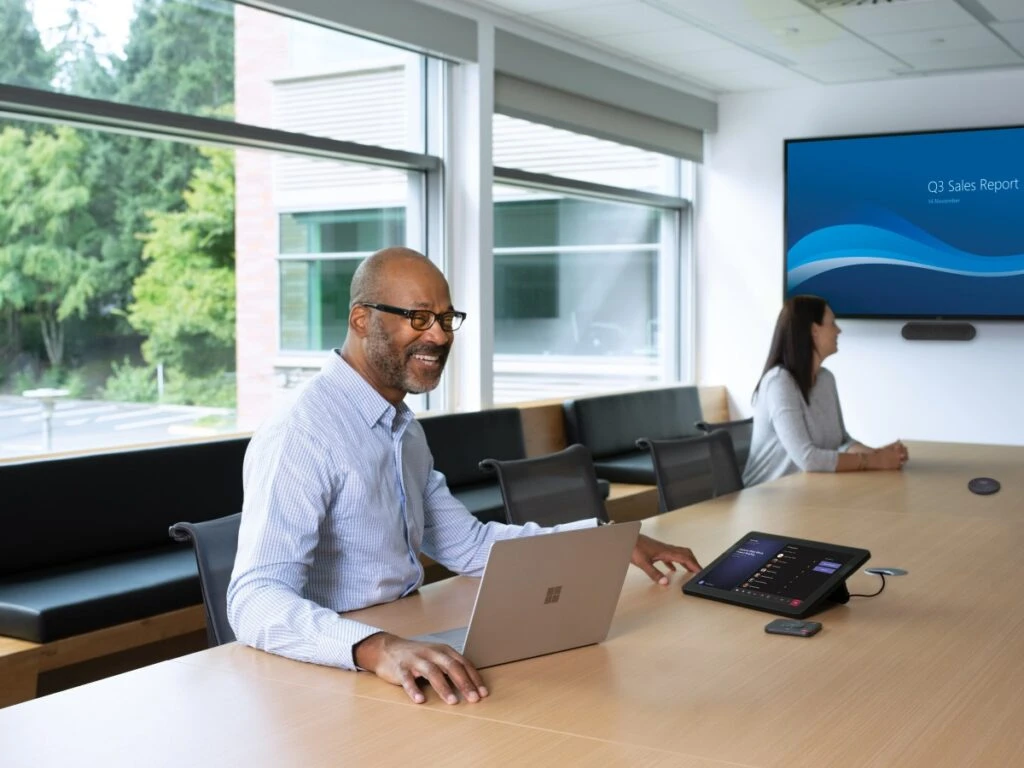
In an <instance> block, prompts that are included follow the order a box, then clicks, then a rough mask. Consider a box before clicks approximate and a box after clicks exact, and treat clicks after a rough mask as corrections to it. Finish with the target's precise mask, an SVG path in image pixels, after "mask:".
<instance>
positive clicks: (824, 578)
mask: <svg viewBox="0 0 1024 768" xmlns="http://www.w3.org/2000/svg"><path fill="white" fill-rule="evenodd" d="M868 557H870V553H869V552H867V550H863V549H854V548H852V547H842V546H839V545H834V544H826V543H823V542H814V541H807V540H804V539H795V538H792V537H786V536H779V535H777V534H765V533H759V532H756V531H753V532H751V533H749V534H747V535H746V536H744V537H743V538H741V539H740V540H739V541H738V542H736V543H735V544H734V545H733V546H731V547H730V548H729V549H728V550H726V552H725V553H724V554H723V555H722V556H721V557H719V558H717V559H716V560H715V561H714V562H713V563H712V564H711V565H709V566H708V567H707V568H705V569H704V570H703V571H701V572H700V573H699V574H697V575H696V576H694V577H693V579H691V580H690V581H689V582H688V583H687V584H686V585H685V586H684V589H683V591H684V592H686V593H687V594H695V595H698V596H700V597H713V598H715V599H719V600H725V601H727V602H735V603H738V604H741V605H746V606H749V607H751V608H758V609H761V610H766V611H771V612H773V613H784V614H786V615H798V614H800V615H803V614H805V612H808V611H810V610H812V609H813V608H814V607H815V606H813V605H812V604H813V603H814V602H815V601H818V600H820V599H821V598H822V597H827V595H828V594H829V593H830V592H832V591H833V590H835V589H837V588H839V587H840V585H841V584H842V583H843V581H845V579H846V577H847V576H848V575H850V573H852V572H853V571H854V570H856V568H857V567H858V566H859V565H860V564H862V563H863V562H865V561H866V560H867V559H868Z"/></svg>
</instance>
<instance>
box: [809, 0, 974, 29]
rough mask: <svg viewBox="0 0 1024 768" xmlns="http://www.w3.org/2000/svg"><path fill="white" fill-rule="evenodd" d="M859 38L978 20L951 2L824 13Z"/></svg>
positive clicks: (911, 0) (917, 0)
mask: <svg viewBox="0 0 1024 768" xmlns="http://www.w3.org/2000/svg"><path fill="white" fill-rule="evenodd" d="M824 13H825V14H826V15H827V16H828V17H829V18H832V19H835V20H836V21H838V22H839V23H840V24H842V25H843V26H844V27H846V28H847V29H849V30H851V31H853V32H856V33H857V34H860V35H867V36H871V35H884V34H888V33H892V32H911V31H914V30H922V29H940V28H942V27H959V26H966V25H969V24H976V23H977V21H976V20H975V18H974V17H973V16H971V15H970V14H969V13H968V12H967V11H965V10H964V9H963V8H961V7H960V6H959V5H957V4H956V3H955V2H953V0H906V2H902V3H877V4H876V3H871V4H866V5H855V6H849V7H845V8H834V9H831V10H827V11H825V12H824Z"/></svg>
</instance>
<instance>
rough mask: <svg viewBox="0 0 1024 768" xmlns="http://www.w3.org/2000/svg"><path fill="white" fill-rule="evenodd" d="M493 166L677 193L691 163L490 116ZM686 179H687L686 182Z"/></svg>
mask: <svg viewBox="0 0 1024 768" xmlns="http://www.w3.org/2000/svg"><path fill="white" fill-rule="evenodd" d="M493 131H494V139H493V141H494V165H495V166H497V167H499V168H517V169H519V170H522V171H530V172H532V173H543V174H547V175H548V176H561V177H564V178H567V179H576V180H579V181H588V182H591V183H594V184H605V185H607V186H612V187H622V188H624V189H638V190H643V191H646V192H659V193H663V194H667V195H677V194H679V192H680V174H681V173H682V172H683V170H681V169H682V167H683V166H685V167H686V168H685V170H687V171H688V169H689V165H690V163H689V162H688V161H686V162H683V161H680V160H679V159H677V158H674V157H669V156H668V155H661V154H658V153H656V152H648V151H646V150H643V149H638V148H637V147H630V146H627V145H625V144H617V143H616V142H614V141H606V140H604V139H597V138H594V137H592V136H584V135H583V134H579V133H573V132H572V131H565V130H562V129H560V128H552V127H550V126H547V125H541V124H539V123H533V122H529V121H527V120H520V119H518V118H515V117H508V116H507V115H495V116H494V124H493ZM684 181H685V179H684Z"/></svg>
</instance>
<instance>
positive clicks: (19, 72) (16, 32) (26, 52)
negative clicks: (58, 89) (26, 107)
mask: <svg viewBox="0 0 1024 768" xmlns="http://www.w3.org/2000/svg"><path fill="white" fill-rule="evenodd" d="M55 74H56V57H55V56H54V55H53V54H52V53H50V52H49V51H47V50H46V49H45V48H44V47H43V43H42V41H41V40H40V39H39V30H37V29H36V26H35V23H34V22H33V20H32V14H31V13H29V11H28V8H27V6H26V4H25V0H0V83H5V84H7V85H20V86H22V87H24V88H47V87H49V84H50V82H51V81H52V80H53V78H54V75H55Z"/></svg>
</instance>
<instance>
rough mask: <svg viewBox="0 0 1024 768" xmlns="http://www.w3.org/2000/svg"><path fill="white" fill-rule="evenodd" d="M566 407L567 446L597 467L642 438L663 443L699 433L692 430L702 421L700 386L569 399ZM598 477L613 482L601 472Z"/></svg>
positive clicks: (632, 449)
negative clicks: (581, 449)
mask: <svg viewBox="0 0 1024 768" xmlns="http://www.w3.org/2000/svg"><path fill="white" fill-rule="evenodd" d="M563 407H564V410H565V419H566V433H567V437H568V438H569V442H570V443H583V445H585V446H587V448H589V449H590V453H591V454H592V455H593V457H594V460H595V463H596V462H597V461H599V460H601V459H603V458H605V457H613V456H618V455H620V454H631V453H632V452H633V451H635V450H636V441H637V439H639V438H641V437H646V438H650V439H651V440H662V439H671V438H675V437H687V436H689V435H696V434H700V432H699V431H698V430H697V428H696V426H694V425H695V424H696V422H698V421H700V420H701V408H700V393H699V392H698V390H697V387H669V388H667V389H650V390H644V391H641V392H626V393H623V394H615V395H600V396H598V397H584V398H580V399H578V400H567V401H566V402H565V403H564V406H563ZM653 471H654V470H653V468H652V470H651V477H652V480H651V482H654V481H653V477H654V475H653ZM598 476H599V477H608V479H612V478H611V477H609V476H608V475H601V474H600V473H598ZM622 482H625V481H622Z"/></svg>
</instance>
